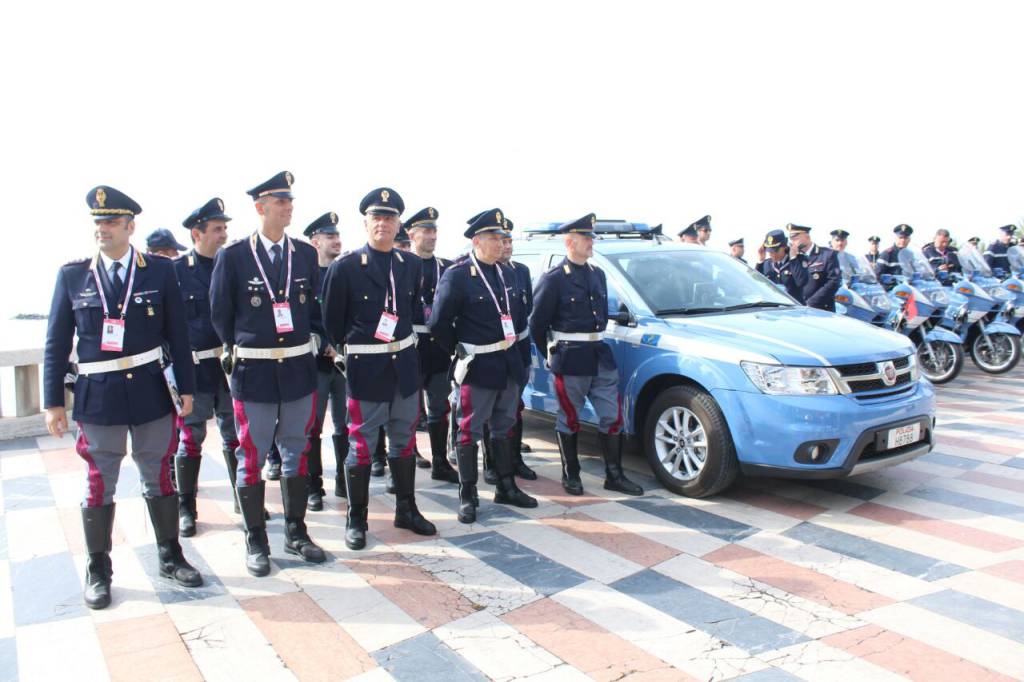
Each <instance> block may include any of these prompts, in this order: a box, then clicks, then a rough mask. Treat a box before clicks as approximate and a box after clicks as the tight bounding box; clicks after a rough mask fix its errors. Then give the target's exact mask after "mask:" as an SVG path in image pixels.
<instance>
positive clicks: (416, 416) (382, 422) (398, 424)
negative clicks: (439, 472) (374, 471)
mask: <svg viewBox="0 0 1024 682" xmlns="http://www.w3.org/2000/svg"><path fill="white" fill-rule="evenodd" d="M419 421H420V392H419V391H415V392H413V393H411V394H409V395H408V396H406V397H404V398H403V397H402V396H401V394H400V393H399V392H398V390H397V389H396V390H395V397H394V398H392V399H391V401H390V402H378V401H374V400H356V399H355V398H349V399H348V457H346V458H345V465H346V466H350V467H351V466H357V465H365V466H369V465H370V454H371V453H373V452H374V451H376V449H377V439H378V438H379V435H380V427H382V426H383V427H384V431H385V433H387V440H388V459H397V458H399V457H412V456H413V454H414V453H415V448H416V426H417V425H418V424H419Z"/></svg>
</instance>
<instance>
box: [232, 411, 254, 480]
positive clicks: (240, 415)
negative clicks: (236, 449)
mask: <svg viewBox="0 0 1024 682" xmlns="http://www.w3.org/2000/svg"><path fill="white" fill-rule="evenodd" d="M231 402H232V404H233V405H234V407H235V419H236V420H237V421H238V441H239V444H240V445H241V446H242V450H243V452H245V459H244V460H243V461H244V462H245V477H244V478H243V480H244V481H245V484H246V485H256V484H258V483H259V482H260V468H259V466H258V465H259V461H260V458H259V453H257V452H256V444H255V443H253V442H252V436H250V435H249V418H248V417H247V416H245V403H243V402H242V401H241V400H232V401H231Z"/></svg>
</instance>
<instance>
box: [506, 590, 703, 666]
mask: <svg viewBox="0 0 1024 682" xmlns="http://www.w3.org/2000/svg"><path fill="white" fill-rule="evenodd" d="M501 619H502V620H503V621H505V622H506V623H508V624H509V625H511V626H512V627H514V628H516V629H517V630H519V631H520V632H521V633H523V634H524V635H526V636H527V637H529V638H530V639H531V640H533V641H534V642H536V643H537V644H538V645H540V646H541V647H543V648H544V649H547V650H548V651H550V652H551V653H553V654H554V655H555V656H558V657H559V658H561V659H562V660H563V661H565V662H566V663H568V664H569V665H572V666H574V667H575V668H577V669H579V670H581V671H583V673H585V674H586V675H588V676H589V677H591V678H593V679H595V680H598V681H599V682H611V681H612V680H629V682H680V681H683V680H692V679H694V678H692V677H690V676H689V675H686V674H685V673H683V672H682V671H680V670H677V669H675V668H673V667H672V666H670V665H669V664H667V663H665V662H664V661H662V660H661V659H659V658H656V657H655V656H652V655H651V654H649V653H647V652H646V651H644V650H642V649H640V648H638V647H637V646H636V645H634V644H632V643H631V642H628V641H626V640H625V639H622V638H621V637H619V636H618V635H615V634H612V633H611V632H609V631H608V630H605V629H604V628H602V627H601V626H599V625H597V624H596V623H593V622H591V621H589V620H587V619H586V618H584V617H583V616H581V615H579V614H578V613H576V612H575V611H572V610H571V609H568V608H566V607H565V606H562V605H561V604H559V603H558V602H555V601H552V600H550V599H541V600H539V601H535V602H533V603H532V604H528V605H526V606H522V607H520V608H518V609H515V610H514V611H509V612H508V613H506V614H505V615H503V616H501Z"/></svg>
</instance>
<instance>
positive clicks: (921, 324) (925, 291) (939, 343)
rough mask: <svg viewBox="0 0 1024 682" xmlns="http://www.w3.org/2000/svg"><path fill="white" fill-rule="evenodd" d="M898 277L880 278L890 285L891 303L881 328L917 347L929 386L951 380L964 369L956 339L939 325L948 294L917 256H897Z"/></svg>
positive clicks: (905, 253)
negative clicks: (898, 264)
mask: <svg viewBox="0 0 1024 682" xmlns="http://www.w3.org/2000/svg"><path fill="white" fill-rule="evenodd" d="M899 259H900V260H899V262H900V268H901V269H902V271H903V274H902V275H899V276H893V275H883V276H882V282H883V284H890V285H892V288H891V289H890V291H889V301H890V302H891V304H892V307H891V310H890V311H889V315H888V317H887V318H886V320H885V322H884V325H883V326H885V327H886V328H888V329H891V330H893V331H895V332H898V333H900V334H903V335H905V336H907V337H908V338H909V339H910V340H911V341H913V342H914V345H915V347H916V348H917V363H918V367H920V369H921V373H922V374H924V375H925V376H926V377H927V378H928V380H929V381H931V382H932V383H933V384H945V383H948V382H950V381H952V380H953V379H955V378H956V377H957V376H958V375H959V374H960V370H962V369H963V366H964V350H963V345H962V343H961V339H960V337H959V336H957V335H956V334H954V333H953V332H951V331H949V330H948V329H944V328H943V327H942V326H941V325H940V322H941V321H942V319H943V316H944V314H945V311H946V310H947V309H948V308H949V306H950V304H951V303H952V304H953V305H954V306H956V305H959V304H962V301H959V300H951V299H950V293H949V291H948V290H947V289H946V288H944V287H943V286H942V285H941V284H939V283H938V281H937V280H936V279H935V272H934V271H933V270H932V268H931V266H930V265H929V264H928V261H926V260H925V259H924V257H923V256H921V254H920V253H918V252H916V251H913V250H911V249H903V250H901V251H900V255H899Z"/></svg>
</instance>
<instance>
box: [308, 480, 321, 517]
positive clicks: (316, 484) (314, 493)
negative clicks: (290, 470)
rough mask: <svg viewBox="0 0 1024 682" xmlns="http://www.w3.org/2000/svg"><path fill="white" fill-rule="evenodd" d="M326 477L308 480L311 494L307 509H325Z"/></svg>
mask: <svg viewBox="0 0 1024 682" xmlns="http://www.w3.org/2000/svg"><path fill="white" fill-rule="evenodd" d="M323 482H324V479H322V478H319V477H318V478H317V479H316V480H308V481H307V482H306V485H307V488H308V490H309V496H308V497H307V499H306V509H308V510H309V511H323V510H324V494H325V493H324V489H323Z"/></svg>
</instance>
